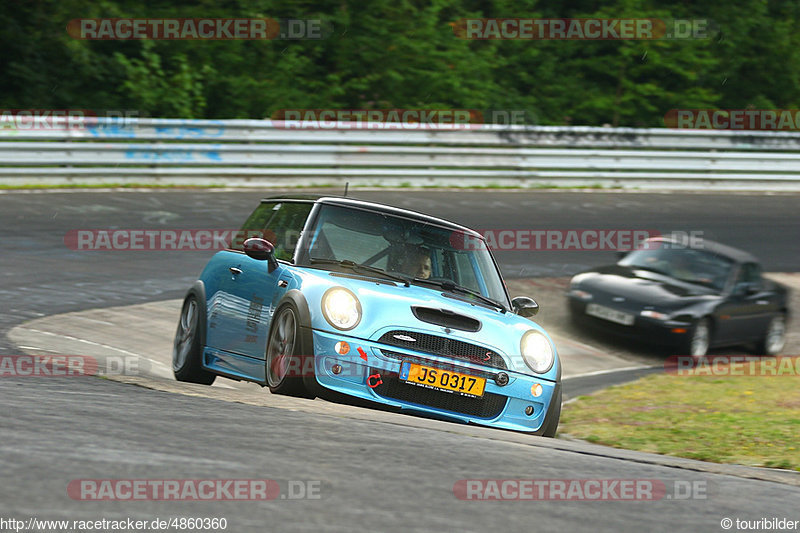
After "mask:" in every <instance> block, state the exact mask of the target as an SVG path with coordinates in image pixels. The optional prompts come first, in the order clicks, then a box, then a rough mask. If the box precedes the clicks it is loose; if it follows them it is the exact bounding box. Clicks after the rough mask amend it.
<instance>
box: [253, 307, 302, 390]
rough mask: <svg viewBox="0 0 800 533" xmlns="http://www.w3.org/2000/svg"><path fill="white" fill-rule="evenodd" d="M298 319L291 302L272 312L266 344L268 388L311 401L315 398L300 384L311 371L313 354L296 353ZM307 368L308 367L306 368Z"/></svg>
mask: <svg viewBox="0 0 800 533" xmlns="http://www.w3.org/2000/svg"><path fill="white" fill-rule="evenodd" d="M297 316H298V313H297V310H296V309H295V307H294V305H293V304H291V303H288V304H286V305H284V306H283V307H281V308H280V309H279V310H278V312H277V313H275V318H274V319H273V320H272V328H271V332H270V336H269V342H268V343H267V357H266V365H267V366H266V369H265V374H266V378H267V386H268V387H269V390H270V391H272V393H273V394H285V395H288V396H300V397H305V398H309V397H310V398H313V397H314V395H313V394H312V393H310V392H309V391H308V390H307V389H306V387H305V386H304V385H303V375H304V373H308V372H313V354H302V353H299V352H301V350H300V346H301V343H300V337H299V333H300V324H299V323H298V321H297ZM309 357H311V359H308V358H309ZM308 366H310V368H306V367H308Z"/></svg>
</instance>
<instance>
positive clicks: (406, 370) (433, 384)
mask: <svg viewBox="0 0 800 533" xmlns="http://www.w3.org/2000/svg"><path fill="white" fill-rule="evenodd" d="M400 379H401V380H403V381H405V382H406V383H409V384H412V385H417V386H418V387H425V388H427V389H435V390H440V391H445V392H450V393H456V394H460V395H462V396H469V397H472V398H480V397H482V396H483V390H484V389H485V388H486V378H479V377H476V376H470V375H469V374H462V373H461V372H454V371H452V370H443V369H441V368H431V367H429V366H424V365H417V364H414V363H409V362H407V361H404V362H403V364H402V365H401V366H400Z"/></svg>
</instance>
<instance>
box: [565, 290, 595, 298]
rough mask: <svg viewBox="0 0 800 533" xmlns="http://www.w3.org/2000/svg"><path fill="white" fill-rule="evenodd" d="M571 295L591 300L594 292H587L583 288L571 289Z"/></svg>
mask: <svg viewBox="0 0 800 533" xmlns="http://www.w3.org/2000/svg"><path fill="white" fill-rule="evenodd" d="M569 295H570V296H574V297H575V298H578V299H579V300H591V299H592V293H591V292H586V291H583V290H581V289H570V290H569Z"/></svg>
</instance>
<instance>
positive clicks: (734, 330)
mask: <svg viewBox="0 0 800 533" xmlns="http://www.w3.org/2000/svg"><path fill="white" fill-rule="evenodd" d="M777 311H778V301H777V295H776V294H775V292H774V291H773V290H772V289H770V288H769V286H768V284H766V283H764V279H763V278H762V277H761V268H760V267H759V265H758V264H756V263H752V262H748V263H742V264H741V265H740V267H739V273H738V275H737V277H736V283H735V284H734V286H733V290H732V292H731V294H730V296H729V297H728V299H727V301H726V302H725V303H723V304H722V305H721V306H720V309H719V313H720V318H721V319H722V320H721V322H723V321H724V323H725V324H724V326H723V327H724V329H723V330H722V331H721V333H722V334H723V339H722V340H724V341H730V342H733V341H737V342H739V341H747V340H752V339H756V338H758V337H760V336H761V335H762V334H763V332H764V331H765V329H766V327H767V322H769V319H770V317H771V316H772V315H774V314H775V313H776V312H777Z"/></svg>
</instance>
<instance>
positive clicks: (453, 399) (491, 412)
mask: <svg viewBox="0 0 800 533" xmlns="http://www.w3.org/2000/svg"><path fill="white" fill-rule="evenodd" d="M312 335H313V345H314V355H315V357H314V370H315V374H316V379H317V382H318V383H319V384H320V385H322V386H324V387H326V388H328V389H331V390H334V391H336V392H339V393H343V394H347V395H349V396H354V397H357V398H361V399H364V400H369V401H372V402H376V403H379V404H382V405H385V406H389V407H393V408H396V409H399V410H401V411H408V412H416V413H422V414H425V415H426V416H431V417H436V418H442V419H447V420H451V421H458V422H463V423H468V424H479V425H484V426H491V427H496V428H503V429H510V430H514V431H524V432H529V433H538V432H541V431H542V429H543V428H544V427H545V420H546V418H547V414H548V412H550V408H551V403H552V401H553V399H554V398H558V391H559V388H560V386H561V384H560V383H558V382H553V381H549V380H545V379H540V378H537V377H534V376H531V375H528V374H522V373H519V372H516V371H513V370H504V369H497V368H488V367H483V366H480V365H475V364H472V363H470V362H468V361H462V360H458V359H451V358H446V357H441V356H436V355H431V354H427V353H421V352H415V351H410V350H407V349H404V348H399V347H397V346H388V345H384V344H380V343H378V342H376V341H370V340H364V339H358V338H354V337H347V336H345V335H342V334H338V333H329V332H324V331H317V330H314V331H313V332H312ZM340 341H345V342H347V343H348V344H349V345H350V351H349V352H348V353H347V354H345V355H338V354H337V352H336V348H335V347H336V343H338V342H340ZM406 359H410V360H412V361H414V362H419V363H422V364H425V365H428V366H433V367H439V368H445V369H449V370H453V371H456V372H461V373H464V374H469V375H473V376H480V377H484V378H486V388H485V391H484V395H483V397H482V398H470V397H464V396H460V395H456V394H451V393H448V392H442V391H437V390H431V389H425V388H421V387H417V386H414V385H409V384H406V383H404V382H403V381H401V380H399V379H398V375H399V372H400V366H401V364H402V362H403V360H406ZM556 364H558V362H556ZM334 365H338V366H339V367H340V368H337V370H339V372H338V374H337V373H334ZM500 372H504V373H505V374H507V376H508V378H509V379H508V383H507V384H506V385H500V384H499V383H498V382H497V381H495V377H496V376H497V374H498V373H500ZM500 383H502V380H500ZM537 384H538V385H540V386H541V394H540V395H539V396H538V397H534V396H533V393H532V388H534V387H535V386H536V385H537ZM529 407H530V408H531V409H529V412H531V410H532V412H531V414H530V415H528V414H526V408H529Z"/></svg>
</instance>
